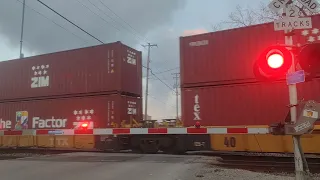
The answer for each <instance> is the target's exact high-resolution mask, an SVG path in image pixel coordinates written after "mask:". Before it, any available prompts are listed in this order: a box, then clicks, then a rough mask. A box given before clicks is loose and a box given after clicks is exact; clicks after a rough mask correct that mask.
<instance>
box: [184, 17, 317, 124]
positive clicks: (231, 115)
mask: <svg viewBox="0 0 320 180" xmlns="http://www.w3.org/2000/svg"><path fill="white" fill-rule="evenodd" d="M312 22H313V27H314V28H320V15H316V16H313V17H312ZM314 32H316V31H312V29H310V30H308V33H307V35H306V31H304V33H302V31H295V33H296V35H295V36H294V37H293V41H294V43H295V44H296V45H297V44H298V43H299V44H304V43H306V42H307V40H308V39H309V40H310V36H313V37H314V38H315V39H318V36H319V35H320V34H316V33H314ZM302 34H303V35H302ZM284 39H285V38H284V32H283V31H274V25H273V23H266V24H260V25H255V26H249V27H243V28H237V29H231V30H225V31H219V32H212V33H206V34H201V35H194V36H188V37H181V38H180V67H181V85H182V86H181V88H182V89H181V91H182V97H181V99H182V102H181V104H182V120H183V121H184V125H185V126H193V125H194V124H195V122H196V121H199V122H200V123H201V125H203V126H239V125H269V124H271V123H275V122H280V121H284V120H285V118H286V116H287V114H288V112H289V109H288V108H287V107H286V105H288V104H289V97H288V96H289V95H288V91H289V90H288V87H287V85H286V82H285V81H279V82H272V83H265V82H258V81H257V80H256V79H255V76H254V74H253V62H254V61H255V60H256V59H257V57H258V55H259V53H261V52H262V51H263V50H264V49H265V48H267V47H268V46H271V45H275V44H284ZM297 86H298V91H299V92H298V96H299V97H298V98H299V99H302V98H304V99H314V100H320V96H319V86H320V79H315V80H313V81H312V82H307V83H301V84H298V85H297Z"/></svg>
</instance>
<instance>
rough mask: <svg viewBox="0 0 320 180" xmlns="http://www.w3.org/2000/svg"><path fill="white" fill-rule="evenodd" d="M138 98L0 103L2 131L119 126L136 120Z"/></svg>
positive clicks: (114, 97) (139, 100) (112, 96)
mask: <svg viewBox="0 0 320 180" xmlns="http://www.w3.org/2000/svg"><path fill="white" fill-rule="evenodd" d="M141 102H142V101H141V99H140V98H136V97H129V96H124V95H119V94H113V95H108V96H91V97H75V98H60V99H47V100H32V101H24V102H9V103H0V127H1V129H76V128H78V127H79V126H80V123H79V122H82V121H85V122H89V128H107V127H114V126H113V125H115V126H116V127H120V124H121V122H122V121H125V122H126V123H127V124H129V123H130V120H132V119H131V118H134V119H135V120H137V121H139V120H140V118H141V114H142V107H141V106H142V104H141Z"/></svg>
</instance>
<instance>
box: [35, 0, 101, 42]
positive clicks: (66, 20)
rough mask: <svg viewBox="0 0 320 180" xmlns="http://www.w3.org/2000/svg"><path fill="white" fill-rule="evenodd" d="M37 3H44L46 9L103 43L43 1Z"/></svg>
mask: <svg viewBox="0 0 320 180" xmlns="http://www.w3.org/2000/svg"><path fill="white" fill-rule="evenodd" d="M37 1H38V2H39V3H41V4H42V5H44V6H45V7H47V8H48V9H50V10H51V11H52V12H54V13H56V14H57V15H59V16H60V17H62V18H63V19H65V20H66V21H68V22H69V23H71V24H72V25H74V26H76V27H77V28H79V29H80V30H81V31H83V32H84V33H86V34H88V35H89V36H91V37H92V38H94V39H95V40H97V41H99V42H100V43H101V44H104V42H103V41H101V40H99V39H98V38H96V37H95V36H93V35H92V34H90V33H88V32H87V31H86V30H84V29H82V28H81V27H79V26H78V25H76V24H75V23H73V22H72V21H70V20H69V19H67V18H66V17H64V16H63V15H61V14H60V13H58V12H57V11H55V10H54V9H52V8H51V7H49V6H48V5H46V4H45V3H43V2H42V1H40V0H37Z"/></svg>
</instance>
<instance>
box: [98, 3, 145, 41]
mask: <svg viewBox="0 0 320 180" xmlns="http://www.w3.org/2000/svg"><path fill="white" fill-rule="evenodd" d="M99 1H100V3H101V4H102V5H103V6H104V7H106V8H107V9H108V10H109V11H111V12H112V13H113V14H114V15H115V16H117V17H118V18H119V19H120V20H122V21H123V22H124V23H125V24H127V25H128V26H129V27H130V28H131V29H133V30H134V31H135V32H136V33H137V34H136V35H138V36H140V35H139V34H140V33H139V32H138V31H137V30H136V29H135V28H133V27H132V26H131V25H130V24H129V23H128V22H127V21H125V20H124V19H123V18H121V17H120V16H119V15H118V14H117V13H115V12H114V11H113V10H112V9H111V8H109V7H108V6H107V5H106V4H105V3H104V2H102V1H101V0H99ZM141 37H142V38H143V39H144V40H145V41H147V39H146V38H145V37H143V36H141Z"/></svg>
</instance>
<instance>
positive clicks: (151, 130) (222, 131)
mask: <svg viewBox="0 0 320 180" xmlns="http://www.w3.org/2000/svg"><path fill="white" fill-rule="evenodd" d="M268 133H269V129H268V128H223V127H222V128H115V129H94V130H93V134H94V135H117V134H268Z"/></svg>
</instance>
